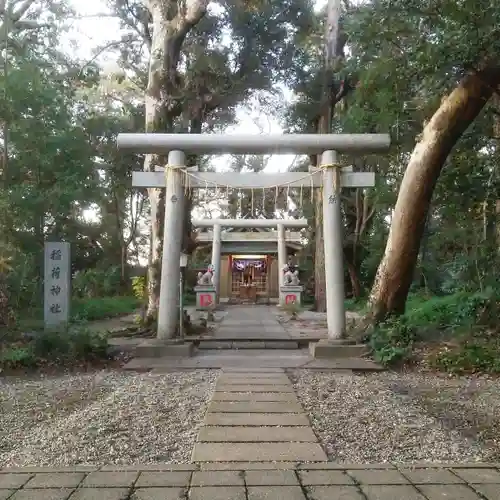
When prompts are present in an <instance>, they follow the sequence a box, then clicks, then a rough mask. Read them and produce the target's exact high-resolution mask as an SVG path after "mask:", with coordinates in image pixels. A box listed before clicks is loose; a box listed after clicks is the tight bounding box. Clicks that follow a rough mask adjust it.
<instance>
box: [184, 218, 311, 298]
mask: <svg viewBox="0 0 500 500" xmlns="http://www.w3.org/2000/svg"><path fill="white" fill-rule="evenodd" d="M192 225H193V227H211V228H212V266H214V269H215V271H214V286H215V292H216V295H217V301H218V300H219V292H220V259H221V230H222V228H223V227H252V228H255V227H272V228H276V229H277V232H278V234H277V241H278V270H279V285H281V284H282V278H283V273H282V269H283V267H284V266H285V264H286V262H287V258H286V241H285V229H286V228H287V227H293V228H297V229H301V228H303V227H307V226H308V225H309V224H308V222H307V219H197V220H193V223H192Z"/></svg>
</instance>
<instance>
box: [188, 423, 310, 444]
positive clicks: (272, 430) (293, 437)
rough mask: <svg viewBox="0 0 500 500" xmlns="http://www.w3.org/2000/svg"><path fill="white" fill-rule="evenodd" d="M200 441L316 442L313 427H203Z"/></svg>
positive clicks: (199, 436) (199, 435)
mask: <svg viewBox="0 0 500 500" xmlns="http://www.w3.org/2000/svg"><path fill="white" fill-rule="evenodd" d="M197 441H198V442H201V443H203V442H205V443H231V442H233V443H265V442H269V443H279V442H284V443H287V442H293V443H315V442H317V439H316V436H315V434H314V432H313V430H312V429H311V427H307V426H303V427H243V426H237V427H202V428H201V429H200V432H199V434H198V439H197Z"/></svg>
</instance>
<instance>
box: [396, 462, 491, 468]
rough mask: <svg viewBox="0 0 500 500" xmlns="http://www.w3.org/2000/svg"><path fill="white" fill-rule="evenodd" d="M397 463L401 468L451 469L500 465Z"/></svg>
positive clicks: (483, 463)
mask: <svg viewBox="0 0 500 500" xmlns="http://www.w3.org/2000/svg"><path fill="white" fill-rule="evenodd" d="M396 465H397V466H398V467H399V468H401V467H403V468H412V469H413V468H421V469H422V468H423V469H428V468H444V469H449V468H450V467H452V468H454V469H495V468H497V467H499V466H500V464H497V463H492V462H461V463H458V464H450V462H429V461H427V462H426V461H423V462H411V463H403V464H397V463H396Z"/></svg>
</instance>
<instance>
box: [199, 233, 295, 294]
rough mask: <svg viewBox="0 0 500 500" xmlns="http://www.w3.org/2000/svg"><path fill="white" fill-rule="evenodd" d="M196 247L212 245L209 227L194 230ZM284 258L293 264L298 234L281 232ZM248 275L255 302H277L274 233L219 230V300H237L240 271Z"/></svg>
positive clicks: (276, 243) (277, 275)
mask: <svg viewBox="0 0 500 500" xmlns="http://www.w3.org/2000/svg"><path fill="white" fill-rule="evenodd" d="M196 241H197V243H198V245H199V246H202V247H203V246H208V247H211V246H212V241H213V231H212V229H211V228H201V229H199V230H198V233H197V237H196ZM285 247H286V253H287V258H288V261H289V262H290V263H294V262H295V259H294V256H295V254H296V253H297V252H298V251H299V250H301V249H302V235H301V233H300V231H294V230H286V231H285ZM245 269H247V273H250V280H251V283H252V285H253V286H254V287H255V292H256V295H257V300H270V301H272V302H274V301H277V300H278V298H279V286H280V285H279V264H278V231H277V230H276V229H270V228H244V229H242V228H238V229H235V228H229V227H228V228H223V229H222V231H221V255H220V301H221V302H228V301H230V300H231V301H233V300H237V299H239V298H241V289H242V286H243V285H244V271H245Z"/></svg>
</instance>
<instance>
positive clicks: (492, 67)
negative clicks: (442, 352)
mask: <svg viewBox="0 0 500 500" xmlns="http://www.w3.org/2000/svg"><path fill="white" fill-rule="evenodd" d="M479 4H480V5H479ZM498 7H499V5H498V4H497V3H496V2H478V3H477V4H476V3H474V4H472V3H467V2H465V3H456V2H448V1H446V0H442V1H440V2H433V3H432V5H431V4H429V3H428V2H425V1H414V2H409V3H408V2H403V1H401V2H393V1H391V2H388V1H387V2H386V1H383V0H381V1H378V2H375V3H374V5H373V7H371V10H370V12H371V14H372V15H371V17H370V18H368V17H365V24H364V26H365V28H368V26H370V27H371V29H372V30H373V29H375V26H376V29H377V33H379V44H380V47H381V51H384V50H387V45H390V46H391V47H392V51H394V47H398V48H399V50H400V53H399V54H398V56H397V57H398V60H399V61H400V62H401V63H402V71H401V74H402V75H401V76H403V75H405V74H406V75H407V76H408V74H409V73H413V75H412V76H413V78H412V81H413V82H414V89H413V90H414V96H415V97H416V96H417V95H419V94H420V98H421V99H427V100H428V101H430V102H428V104H427V106H426V107H427V109H426V112H427V113H428V115H427V117H426V121H425V123H424V126H423V132H422V134H421V135H420V136H419V137H418V138H417V144H416V145H415V148H414V150H413V153H412V154H411V157H410V158H409V161H408V165H407V167H406V170H405V174H404V177H403V180H402V182H401V184H400V187H399V195H398V199H397V202H396V206H395V208H394V212H393V214H392V220H391V228H390V232H389V236H388V239H387V245H386V249H385V253H384V256H383V258H382V261H381V263H380V265H379V268H378V271H377V275H376V278H375V282H374V284H373V288H372V292H371V297H370V302H371V306H372V312H373V315H374V317H375V319H376V320H382V319H384V318H385V317H387V315H389V314H401V313H403V312H404V309H405V303H406V298H407V295H408V292H409V289H410V286H411V283H412V281H413V277H414V271H415V266H416V263H417V257H418V254H419V248H420V242H421V238H422V235H423V233H424V228H425V226H426V221H427V219H428V214H429V207H430V203H431V199H432V196H433V193H434V190H435V186H436V184H437V181H438V178H439V176H440V174H441V171H442V169H443V167H444V166H445V164H446V161H447V159H448V157H449V155H450V153H451V152H452V150H453V148H454V147H455V146H456V144H457V142H458V141H459V140H460V138H461V137H462V135H463V133H464V132H465V131H466V130H467V129H468V127H469V126H470V125H471V123H472V122H473V121H474V120H475V119H476V118H477V116H478V115H479V114H480V113H481V111H482V110H483V108H484V107H485V105H486V104H487V102H488V101H489V99H490V98H491V96H492V95H493V94H495V93H496V92H498V90H499V85H500V65H499V64H498V62H497V59H498V55H499V54H500V43H499V38H498V21H499V20H500V19H499V17H498V16H499V9H498ZM389 12H390V23H389V20H388V19H389V18H388V17H387V15H388V13H389ZM471 28H472V29H471ZM372 33H373V31H372ZM365 35H367V33H366V31H365ZM424 54H425V55H424ZM379 55H380V52H379ZM376 67H377V62H373V61H372V70H373V71H374V72H376V71H377V70H376ZM380 70H381V68H380ZM417 78H418V79H420V81H421V82H423V83H424V85H425V86H422V85H420V86H418V84H415V82H416V79H417ZM432 84H433V85H434V89H435V90H434V89H432V87H431V85H432ZM453 86H454V87H455V88H454V89H453V90H451V92H450V91H448V92H449V93H448V95H447V96H446V97H444V98H442V100H441V102H440V103H436V100H435V98H434V96H433V95H431V94H429V93H430V92H436V91H437V92H443V91H444V92H446V89H447V88H450V87H453ZM424 88H426V90H427V92H428V95H425V94H423V93H422V91H423V89H424ZM431 89H432V90H431ZM434 95H435V94H434ZM429 104H431V105H429ZM435 104H438V105H437V109H436V108H435V110H434V111H433V112H431V111H430V110H431V109H432V105H435Z"/></svg>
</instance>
